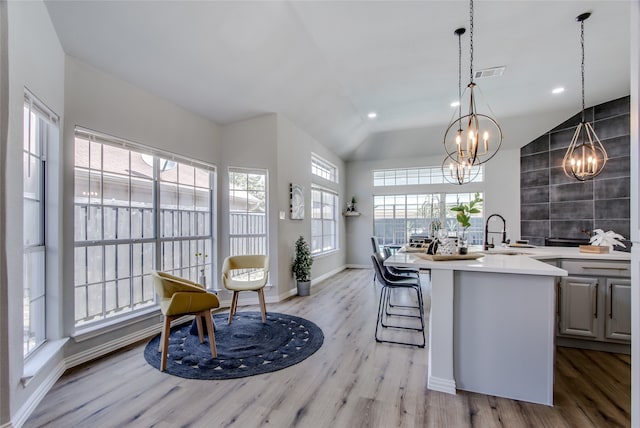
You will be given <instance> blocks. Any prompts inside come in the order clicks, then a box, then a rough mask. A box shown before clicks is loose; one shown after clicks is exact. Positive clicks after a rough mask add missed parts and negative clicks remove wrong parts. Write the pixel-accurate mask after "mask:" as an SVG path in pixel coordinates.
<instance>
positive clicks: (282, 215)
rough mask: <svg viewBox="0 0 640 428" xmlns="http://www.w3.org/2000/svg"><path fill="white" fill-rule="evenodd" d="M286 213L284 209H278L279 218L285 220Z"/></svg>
mask: <svg viewBox="0 0 640 428" xmlns="http://www.w3.org/2000/svg"><path fill="white" fill-rule="evenodd" d="M286 218H287V214H286V213H285V212H284V211H280V220H286Z"/></svg>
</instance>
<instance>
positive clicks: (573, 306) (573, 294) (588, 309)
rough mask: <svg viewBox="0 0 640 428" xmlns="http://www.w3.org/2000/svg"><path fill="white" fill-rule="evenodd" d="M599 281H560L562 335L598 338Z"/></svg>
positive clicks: (578, 279) (594, 279) (585, 279)
mask: <svg viewBox="0 0 640 428" xmlns="http://www.w3.org/2000/svg"><path fill="white" fill-rule="evenodd" d="M599 316H600V314H598V279H597V278H581V277H571V276H569V277H565V278H562V279H561V280H560V326H559V327H560V334H562V335H570V336H581V337H592V338H596V337H598V317H599Z"/></svg>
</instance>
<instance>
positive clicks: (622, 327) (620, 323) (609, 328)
mask: <svg viewBox="0 0 640 428" xmlns="http://www.w3.org/2000/svg"><path fill="white" fill-rule="evenodd" d="M606 312H607V315H606V321H605V325H606V332H605V335H606V338H607V339H615V340H624V341H628V342H631V280H628V279H607V304H606Z"/></svg>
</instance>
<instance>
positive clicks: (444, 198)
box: [372, 191, 485, 245]
mask: <svg viewBox="0 0 640 428" xmlns="http://www.w3.org/2000/svg"><path fill="white" fill-rule="evenodd" d="M476 193H479V194H480V197H484V192H483V191H472V192H451V191H432V192H421V193H418V192H406V193H400V192H398V193H394V194H379V195H374V196H373V207H372V213H373V236H376V237H377V238H378V242H380V245H402V244H405V243H406V242H408V241H409V237H410V235H411V234H412V233H410V230H409V227H408V224H409V223H410V222H412V221H413V222H414V223H415V224H416V229H417V228H418V226H420V224H419V223H420V222H419V221H417V220H418V219H417V218H414V217H408V216H407V213H408V212H410V211H416V213H418V212H419V211H420V210H421V208H419V207H418V206H419V205H421V204H418V203H417V201H418V200H420V198H421V197H424V200H425V201H426V200H433V199H434V197H436V198H437V200H438V202H437V205H434V206H433V208H432V206H431V204H430V206H429V211H430V212H429V220H427V217H426V212H425V217H424V222H422V224H421V226H422V229H421V230H420V231H419V232H418V231H417V230H416V232H414V233H413V234H417V235H430V230H429V228H430V223H431V221H432V220H431V219H432V218H434V217H432V213H433V212H434V211H435V212H437V213H438V221H439V222H440V224H441V228H446V230H447V231H448V233H449V235H456V234H459V233H460V227H459V224H458V222H457V220H456V218H455V215H454V214H453V213H452V212H450V209H449V207H451V206H453V205H456V204H457V203H458V202H463V203H468V202H469V201H468V200H467V199H472V198H473V196H474V195H475V194H476ZM461 196H462V197H463V200H460V197H461ZM451 197H456V201H457V202H456V203H454V202H452V201H451ZM380 198H384V199H385V200H386V199H389V200H392V199H393V200H395V201H394V203H393V204H387V203H385V204H383V206H384V207H391V206H392V207H393V217H384V218H383V219H387V218H389V219H392V220H393V222H392V225H391V227H392V233H391V234H387V233H386V232H385V233H383V234H381V233H380V230H379V229H378V228H379V227H380V226H379V225H378V223H379V222H378V220H380V218H379V217H378V216H377V213H378V212H379V209H377V207H378V206H379V201H380ZM409 198H412V199H415V201H416V204H410V203H409V202H408V199H409ZM399 199H404V205H402V204H398V200H399ZM422 205H424V204H422ZM396 206H400V207H401V208H400V211H401V212H404V214H405V215H404V217H396V215H395V212H396V208H395V207H396ZM402 206H404V207H402ZM410 206H411V208H410ZM413 207H415V209H414V208H413ZM422 209H424V210H426V208H422ZM385 210H386V208H385ZM477 218H480V222H478V221H474V222H473V223H476V224H475V225H473V226H472V227H471V228H469V229H468V230H467V237H468V239H469V243H470V244H473V245H477V244H482V241H483V237H484V232H483V227H482V226H483V224H484V218H485V211H484V205H483V206H482V210H481V212H480V213H479V214H474V215H472V220H473V219H477ZM398 220H399V221H400V224H402V222H404V227H403V231H402V234H404V236H399V235H398V233H396V232H398V231H396V229H397V224H396V222H397V221H398ZM478 223H479V224H478ZM451 225H454V226H455V230H453V229H452V228H451V227H448V226H451ZM385 227H386V226H385ZM425 228H426V229H427V230H426V231H425V230H424V229H425ZM388 236H392V238H391V239H390V240H389V239H387V238H388Z"/></svg>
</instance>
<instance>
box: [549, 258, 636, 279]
mask: <svg viewBox="0 0 640 428" xmlns="http://www.w3.org/2000/svg"><path fill="white" fill-rule="evenodd" d="M561 267H562V269H564V270H566V271H567V272H568V273H569V275H588V276H616V277H624V278H629V277H631V264H630V263H629V262H616V261H600V260H563V261H562V266H561Z"/></svg>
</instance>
